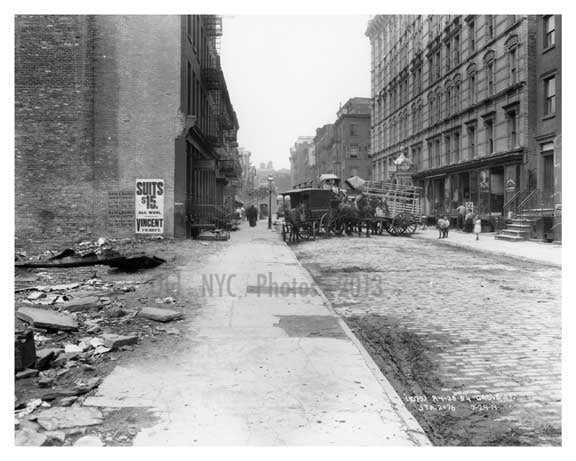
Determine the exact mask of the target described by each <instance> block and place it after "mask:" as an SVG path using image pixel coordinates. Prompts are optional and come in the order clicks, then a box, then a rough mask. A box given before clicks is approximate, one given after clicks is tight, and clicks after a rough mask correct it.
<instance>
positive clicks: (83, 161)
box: [15, 16, 94, 246]
mask: <svg viewBox="0 0 576 461" xmlns="http://www.w3.org/2000/svg"><path fill="white" fill-rule="evenodd" d="M15 33H16V40H15V45H16V46H15V130H16V136H15V150H16V152H15V153H16V159H15V173H16V190H15V198H16V200H15V201H16V203H15V214H16V222H15V225H16V233H17V238H16V245H17V246H21V245H24V244H25V243H26V242H28V243H31V242H32V243H33V242H52V241H63V240H64V241H66V240H70V241H73V240H75V239H77V238H81V237H83V236H86V233H87V232H89V231H90V230H92V227H93V224H94V216H93V205H94V202H93V200H92V197H93V191H94V188H93V181H92V180H93V163H94V157H93V118H92V104H93V100H92V73H91V66H90V58H91V48H92V43H91V32H90V21H89V18H88V17H86V16H17V17H16V19H15Z"/></svg>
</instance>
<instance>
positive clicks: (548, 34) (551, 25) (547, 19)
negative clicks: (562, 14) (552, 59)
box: [544, 15, 556, 49]
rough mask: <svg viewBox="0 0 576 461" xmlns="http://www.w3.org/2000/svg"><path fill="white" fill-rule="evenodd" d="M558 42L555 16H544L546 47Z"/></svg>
mask: <svg viewBox="0 0 576 461" xmlns="http://www.w3.org/2000/svg"><path fill="white" fill-rule="evenodd" d="M555 43H556V21H555V18H554V16H552V15H551V16H544V49H546V48H550V47H551V46H554V44H555Z"/></svg>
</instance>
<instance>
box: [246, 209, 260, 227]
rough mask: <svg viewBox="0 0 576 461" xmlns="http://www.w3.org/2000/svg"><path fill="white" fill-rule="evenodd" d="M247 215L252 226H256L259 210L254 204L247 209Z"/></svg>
mask: <svg viewBox="0 0 576 461" xmlns="http://www.w3.org/2000/svg"><path fill="white" fill-rule="evenodd" d="M246 217H247V218H248V222H249V223H250V227H254V226H256V222H257V221H258V210H257V209H256V207H255V206H254V205H250V206H249V207H248V209H247V210H246Z"/></svg>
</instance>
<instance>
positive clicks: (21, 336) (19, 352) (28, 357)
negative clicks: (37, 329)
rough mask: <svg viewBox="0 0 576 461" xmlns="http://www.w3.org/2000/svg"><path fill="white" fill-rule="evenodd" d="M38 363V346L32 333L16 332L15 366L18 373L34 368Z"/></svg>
mask: <svg viewBox="0 0 576 461" xmlns="http://www.w3.org/2000/svg"><path fill="white" fill-rule="evenodd" d="M35 362H36V346H35V343H34V333H32V331H30V330H28V331H16V333H15V335H14V365H15V369H16V371H21V370H24V369H25V368H28V367H30V366H33V365H34V363H35Z"/></svg>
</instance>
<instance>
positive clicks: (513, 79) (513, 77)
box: [508, 46, 518, 85]
mask: <svg viewBox="0 0 576 461" xmlns="http://www.w3.org/2000/svg"><path fill="white" fill-rule="evenodd" d="M508 79H509V82H510V85H514V84H516V83H518V47H516V46H515V47H513V48H511V49H510V50H509V51H508Z"/></svg>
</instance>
